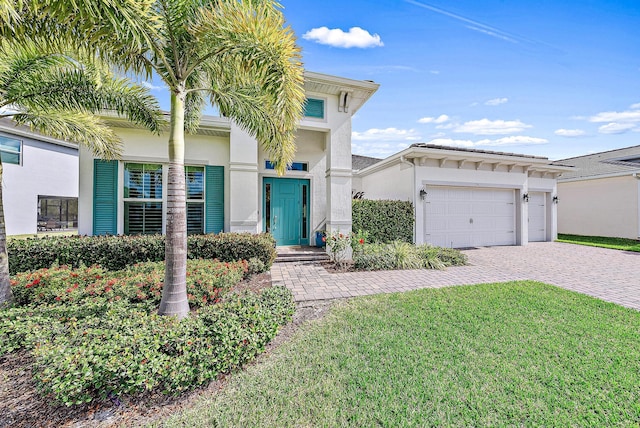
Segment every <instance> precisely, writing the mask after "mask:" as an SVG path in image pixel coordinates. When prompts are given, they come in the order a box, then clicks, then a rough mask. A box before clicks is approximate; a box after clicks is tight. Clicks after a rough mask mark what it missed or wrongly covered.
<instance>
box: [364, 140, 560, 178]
mask: <svg viewBox="0 0 640 428" xmlns="http://www.w3.org/2000/svg"><path fill="white" fill-rule="evenodd" d="M426 159H436V160H439V161H441V162H444V161H458V162H474V163H476V164H493V165H494V166H498V165H504V166H508V167H512V168H513V167H516V166H518V167H523V168H526V169H527V171H529V172H536V171H537V172H542V173H550V174H555V175H559V174H560V173H562V172H565V171H568V170H570V169H571V168H572V167H570V166H564V165H558V164H553V163H552V162H551V161H549V159H548V158H545V157H541V156H532V155H521V154H516V153H507V152H493V151H489V150H477V149H465V148H460V147H448V146H439V145H435V144H425V143H418V144H413V145H411V146H410V147H408V148H406V149H404V150H402V151H400V152H398V153H396V154H394V155H391V156H389V157H388V158H385V159H382V160H379V161H378V162H376V163H374V164H371V165H369V166H366V167H365V168H363V169H360V170H356V168H355V167H354V168H353V169H354V170H356V173H357V175H358V176H361V177H363V176H366V175H369V174H372V173H374V172H376V171H379V170H383V169H385V168H388V167H390V166H393V165H396V164H399V163H413V164H414V165H418V164H420V163H422V161H423V160H426Z"/></svg>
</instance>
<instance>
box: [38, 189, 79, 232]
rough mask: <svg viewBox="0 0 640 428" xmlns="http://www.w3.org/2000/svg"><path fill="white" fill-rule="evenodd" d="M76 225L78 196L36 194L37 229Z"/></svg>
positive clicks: (62, 227) (63, 227)
mask: <svg viewBox="0 0 640 428" xmlns="http://www.w3.org/2000/svg"><path fill="white" fill-rule="evenodd" d="M76 227H78V198H66V197H58V196H42V195H39V196H38V230H46V229H54V228H56V229H67V228H76Z"/></svg>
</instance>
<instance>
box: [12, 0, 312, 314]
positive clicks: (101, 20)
mask: <svg viewBox="0 0 640 428" xmlns="http://www.w3.org/2000/svg"><path fill="white" fill-rule="evenodd" d="M2 2H9V3H12V1H11V0H0V6H1V5H2ZM14 2H15V3H16V4H17V5H18V6H16V7H15V8H16V9H20V8H23V9H20V10H25V9H24V8H27V12H28V13H27V14H25V15H23V16H24V17H26V18H23V23H22V24H23V25H21V28H26V29H25V30H21V31H18V32H17V33H18V34H19V35H20V34H27V35H28V34H29V33H34V32H35V33H37V34H42V35H46V34H53V35H55V36H56V37H63V38H65V40H68V39H69V35H73V36H75V37H72V39H73V42H74V43H76V44H77V43H80V44H81V46H80V47H81V48H83V49H85V50H87V51H92V52H95V53H97V54H98V55H99V56H100V57H101V58H102V59H104V60H105V61H109V62H111V63H112V64H114V65H117V66H119V67H121V68H122V69H123V70H126V71H130V72H134V73H138V74H143V75H144V76H145V77H149V76H150V75H151V73H154V74H155V75H156V76H158V77H159V78H160V79H161V80H162V81H164V83H165V85H166V86H167V88H168V90H169V92H170V96H171V111H170V125H169V143H168V158H169V168H168V183H167V190H168V198H167V216H166V246H165V249H166V252H165V267H166V269H165V281H164V288H163V295H162V301H161V303H160V309H159V313H160V314H164V315H177V316H178V317H185V316H187V315H188V313H189V304H188V301H187V293H186V260H187V233H186V197H185V177H184V146H185V141H184V134H185V131H187V132H193V131H195V130H196V129H197V127H198V125H199V121H200V117H201V115H202V110H203V108H204V106H205V104H206V103H207V102H209V103H210V104H211V105H214V106H216V107H217V108H218V109H219V111H220V112H221V113H222V115H224V116H226V117H228V118H230V119H232V120H234V121H235V122H236V123H237V124H238V125H239V126H240V127H242V128H243V129H245V130H246V131H248V132H249V133H250V134H252V135H254V136H255V138H256V139H257V141H258V142H259V143H260V144H261V146H262V147H263V148H264V149H265V151H266V152H267V153H268V154H269V156H270V159H272V161H273V162H274V164H275V167H276V170H277V172H278V173H280V174H282V173H284V171H285V169H286V166H287V164H289V163H291V162H292V161H293V158H294V154H295V142H294V138H295V137H294V134H295V129H296V126H297V124H298V121H299V120H300V118H301V116H302V108H303V104H304V90H303V87H302V85H303V69H302V64H301V62H300V53H299V48H298V47H297V45H296V42H295V36H294V35H293V32H292V31H291V29H290V28H288V27H285V23H284V18H283V16H282V13H281V11H280V8H281V6H280V4H278V3H276V2H275V1H273V0H142V1H137V2H136V1H135V0H87V1H85V2H73V6H70V4H69V3H71V2H69V1H68V0H67V1H65V0H46V1H45V0H43V1H35V0H30V1H27V0H24V1H21V0H14ZM23 3H28V5H27V6H24V5H23ZM29 7H31V9H28V8H29ZM72 8H75V9H73V10H72ZM0 12H2V8H1V7H0ZM7 13H8V12H7ZM0 17H1V14H0ZM6 32H7V31H6V30H2V29H0V36H1V35H2V34H5V33H6ZM14 32H15V31H14ZM12 34H13V33H12ZM114 35H115V36H116V37H114ZM49 42H50V43H51V42H54V44H55V42H56V39H55V38H54V39H53V40H50V41H49ZM59 44H60V42H58V45H59Z"/></svg>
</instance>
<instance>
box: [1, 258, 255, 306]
mask: <svg viewBox="0 0 640 428" xmlns="http://www.w3.org/2000/svg"><path fill="white" fill-rule="evenodd" d="M247 270H248V266H247V262H246V261H238V262H218V261H216V260H189V261H188V262H187V297H188V299H189V305H190V306H191V307H192V308H197V307H200V306H203V305H206V304H207V303H210V302H216V301H218V300H219V299H220V298H221V297H222V295H223V294H224V293H226V292H227V291H229V290H230V289H231V287H233V286H234V285H235V284H237V283H238V282H240V281H241V280H242V278H243V277H244V275H245V273H246V272H247ZM163 283H164V263H162V262H146V263H139V264H137V265H134V266H131V267H129V268H127V269H125V270H122V271H115V272H112V271H105V270H104V269H102V268H99V267H89V268H78V269H72V268H70V267H68V266H60V267H53V268H50V269H40V270H37V271H35V272H28V273H20V274H17V275H15V276H14V278H13V279H12V280H11V288H12V291H13V294H14V299H15V304H16V305H19V306H25V305H32V304H38V305H39V304H68V303H73V302H83V301H98V300H107V301H111V302H113V301H123V302H130V303H134V304H138V303H143V304H145V305H147V306H148V307H155V306H157V305H159V304H160V299H161V297H162V286H163Z"/></svg>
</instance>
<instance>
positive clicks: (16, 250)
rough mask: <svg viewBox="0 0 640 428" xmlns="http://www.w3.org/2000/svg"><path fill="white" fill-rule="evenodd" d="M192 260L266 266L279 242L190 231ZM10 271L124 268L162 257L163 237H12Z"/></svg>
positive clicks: (262, 236)
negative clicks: (256, 261) (61, 267)
mask: <svg viewBox="0 0 640 428" xmlns="http://www.w3.org/2000/svg"><path fill="white" fill-rule="evenodd" d="M187 246H188V257H189V258H190V259H218V260H220V261H224V262H232V261H237V260H249V259H251V258H257V259H260V260H261V261H262V263H263V264H264V270H265V271H266V270H268V269H270V268H271V265H272V264H273V261H274V260H275V257H276V251H275V240H274V239H273V237H272V236H271V235H269V234H260V235H252V234H249V233H221V234H217V235H213V234H209V235H190V236H189V237H188V238H187ZM7 251H8V253H9V269H10V273H11V274H12V275H13V274H16V273H18V272H27V271H34V270H38V269H42V268H49V267H51V266H53V265H54V264H56V263H57V264H59V265H69V266H72V267H79V266H81V265H85V266H92V265H99V266H102V267H103V268H105V269H107V270H122V269H125V268H126V267H128V266H131V265H134V264H136V263H140V262H148V261H153V262H157V261H162V260H164V236H161V235H136V236H69V237H48V238H34V239H14V240H11V241H9V242H8V244H7Z"/></svg>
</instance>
